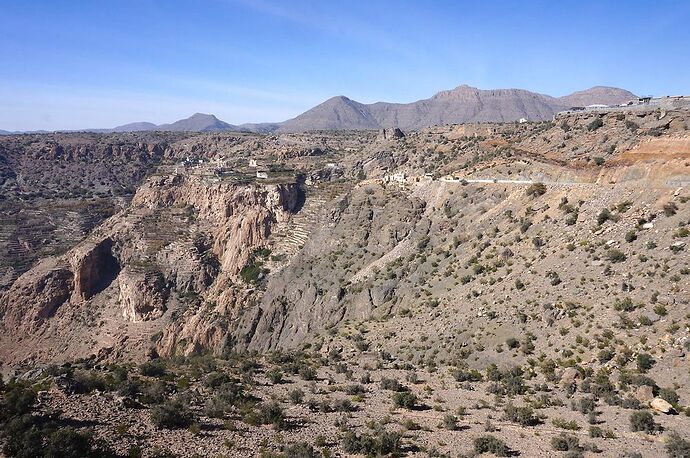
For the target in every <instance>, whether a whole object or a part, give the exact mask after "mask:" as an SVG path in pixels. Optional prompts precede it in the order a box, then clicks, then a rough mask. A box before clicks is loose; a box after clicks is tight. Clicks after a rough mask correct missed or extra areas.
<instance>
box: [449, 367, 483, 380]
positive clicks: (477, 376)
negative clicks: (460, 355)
mask: <svg viewBox="0 0 690 458" xmlns="http://www.w3.org/2000/svg"><path fill="white" fill-rule="evenodd" d="M451 375H452V376H453V378H455V380H456V381H458V382H481V381H482V374H481V373H480V372H479V371H478V370H476V369H454V370H452V371H451Z"/></svg>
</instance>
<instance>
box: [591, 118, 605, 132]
mask: <svg viewBox="0 0 690 458" xmlns="http://www.w3.org/2000/svg"><path fill="white" fill-rule="evenodd" d="M603 125H604V121H602V120H601V118H596V119H594V120H593V121H592V122H590V123H589V124H588V125H587V130H588V131H590V132H593V131H595V130H597V129H599V128H600V127H602V126H603Z"/></svg>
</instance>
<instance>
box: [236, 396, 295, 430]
mask: <svg viewBox="0 0 690 458" xmlns="http://www.w3.org/2000/svg"><path fill="white" fill-rule="evenodd" d="M242 419H243V421H244V422H245V423H247V424H250V425H254V426H257V425H273V426H275V427H276V428H279V429H280V428H283V427H284V426H285V412H284V411H283V408H282V407H281V406H280V404H278V403H277V402H276V401H273V402H271V403H268V404H259V405H257V406H255V407H254V408H252V409H249V410H247V411H246V412H245V413H244V416H243V418H242Z"/></svg>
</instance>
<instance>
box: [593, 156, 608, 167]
mask: <svg viewBox="0 0 690 458" xmlns="http://www.w3.org/2000/svg"><path fill="white" fill-rule="evenodd" d="M604 162H606V161H605V160H604V158H603V157H601V156H597V157H595V158H594V163H595V164H596V165H604Z"/></svg>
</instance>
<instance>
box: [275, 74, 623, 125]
mask: <svg viewBox="0 0 690 458" xmlns="http://www.w3.org/2000/svg"><path fill="white" fill-rule="evenodd" d="M634 98H636V96H635V95H634V94H633V93H631V92H629V91H626V90H624V89H618V88H609V87H601V86H599V87H593V88H591V89H587V90H585V91H580V92H575V93H573V94H570V95H567V96H564V97H560V98H556V97H551V96H549V95H544V94H539V93H535V92H530V91H526V90H524V89H490V90H482V89H477V88H474V87H470V86H466V85H462V86H458V87H457V88H455V89H452V90H449V91H441V92H439V93H437V94H436V95H434V96H433V97H431V98H429V99H423V100H418V101H416V102H412V103H387V102H377V103H373V104H363V103H359V102H356V101H354V100H351V99H348V98H347V97H343V96H340V97H333V98H331V99H328V100H327V101H325V102H324V103H322V104H320V105H317V106H316V107H314V108H312V109H311V110H308V111H306V112H305V113H302V114H301V115H299V116H297V117H296V118H293V119H290V120H288V121H285V122H282V123H279V124H278V128H277V130H278V131H279V132H298V131H304V130H319V129H324V130H350V129H380V128H389V127H399V128H401V129H410V130H415V129H420V128H423V127H428V126H433V125H439V124H461V123H468V122H513V121H517V120H519V119H520V118H526V119H528V120H532V121H544V120H547V119H551V118H552V117H553V115H554V114H556V113H557V112H559V111H562V110H565V109H567V108H570V107H572V106H586V105H592V104H599V103H600V104H606V105H614V104H619V103H623V102H627V101H628V100H632V99H634Z"/></svg>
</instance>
